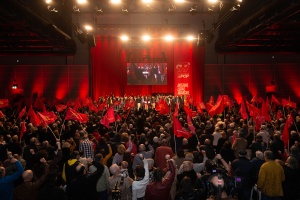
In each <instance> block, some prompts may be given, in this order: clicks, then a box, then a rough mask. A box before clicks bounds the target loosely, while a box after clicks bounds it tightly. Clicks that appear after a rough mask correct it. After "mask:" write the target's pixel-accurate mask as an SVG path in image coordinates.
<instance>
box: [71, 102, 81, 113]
mask: <svg viewBox="0 0 300 200" xmlns="http://www.w3.org/2000/svg"><path fill="white" fill-rule="evenodd" d="M81 107H82V106H81V103H80V100H79V99H77V100H75V103H74V107H73V109H74V110H75V111H76V112H77V111H78V109H79V108H81Z"/></svg>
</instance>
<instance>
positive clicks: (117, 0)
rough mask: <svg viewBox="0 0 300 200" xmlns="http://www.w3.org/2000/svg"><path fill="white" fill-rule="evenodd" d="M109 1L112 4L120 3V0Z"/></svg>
mask: <svg viewBox="0 0 300 200" xmlns="http://www.w3.org/2000/svg"><path fill="white" fill-rule="evenodd" d="M110 3H112V4H120V3H121V0H111V1H110Z"/></svg>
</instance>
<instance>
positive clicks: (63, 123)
mask: <svg viewBox="0 0 300 200" xmlns="http://www.w3.org/2000/svg"><path fill="white" fill-rule="evenodd" d="M68 109H69V108H67V109H66V111H65V114H66V113H67V111H68ZM58 113H59V112H58ZM65 121H66V116H65V118H64V121H63V122H62V124H61V129H60V132H59V135H58V137H59V138H58V139H60V135H61V132H62V129H63V126H64V125H65Z"/></svg>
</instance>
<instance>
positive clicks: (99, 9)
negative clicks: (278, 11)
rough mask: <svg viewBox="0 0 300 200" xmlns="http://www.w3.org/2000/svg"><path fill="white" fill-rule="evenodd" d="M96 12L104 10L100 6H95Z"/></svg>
mask: <svg viewBox="0 0 300 200" xmlns="http://www.w3.org/2000/svg"><path fill="white" fill-rule="evenodd" d="M95 10H96V12H99V13H103V10H102V8H101V7H100V6H96V7H95Z"/></svg>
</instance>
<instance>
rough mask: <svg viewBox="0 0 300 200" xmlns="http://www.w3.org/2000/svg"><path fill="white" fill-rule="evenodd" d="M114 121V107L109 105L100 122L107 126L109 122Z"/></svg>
mask: <svg viewBox="0 0 300 200" xmlns="http://www.w3.org/2000/svg"><path fill="white" fill-rule="evenodd" d="M114 121H115V113H114V108H113V107H110V108H109V109H108V110H107V112H106V114H105V115H104V116H103V118H102V119H101V120H100V124H102V125H104V126H105V127H107V128H109V127H110V126H109V124H110V123H112V122H114Z"/></svg>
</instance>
